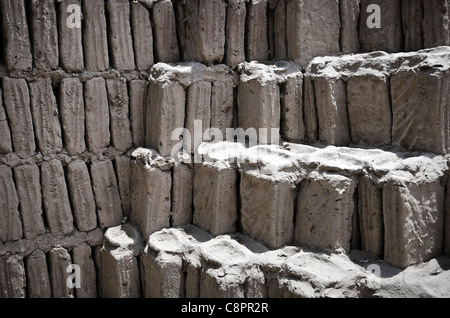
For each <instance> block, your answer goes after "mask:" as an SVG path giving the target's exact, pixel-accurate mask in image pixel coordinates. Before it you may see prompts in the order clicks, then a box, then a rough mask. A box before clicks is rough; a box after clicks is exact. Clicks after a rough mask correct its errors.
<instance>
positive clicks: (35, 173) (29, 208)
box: [14, 164, 45, 240]
mask: <svg viewBox="0 0 450 318" xmlns="http://www.w3.org/2000/svg"><path fill="white" fill-rule="evenodd" d="M14 177H15V182H16V187H17V194H18V198H19V202H20V213H21V217H22V223H23V235H24V237H25V238H26V239H29V240H30V239H34V238H36V237H38V236H39V235H41V234H44V233H45V225H44V218H43V214H44V213H43V209H42V191H41V174H40V170H39V167H38V166H37V165H36V164H29V165H23V166H19V167H16V168H14Z"/></svg>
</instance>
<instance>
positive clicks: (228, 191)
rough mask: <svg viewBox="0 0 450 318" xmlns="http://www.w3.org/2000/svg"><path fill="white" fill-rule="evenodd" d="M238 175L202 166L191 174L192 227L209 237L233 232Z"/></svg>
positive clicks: (213, 167)
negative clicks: (204, 231) (209, 235)
mask: <svg viewBox="0 0 450 318" xmlns="http://www.w3.org/2000/svg"><path fill="white" fill-rule="evenodd" d="M236 187H237V171H236V170H234V169H231V168H230V167H226V166H225V167H223V166H221V165H218V166H215V165H208V164H204V165H201V166H197V165H196V167H195V172H194V200H193V202H194V218H193V224H194V225H196V226H198V227H200V228H202V229H204V230H206V231H208V232H209V233H211V234H212V235H220V234H226V233H233V232H236V222H237V218H238V201H237V200H238V193H237V188H236Z"/></svg>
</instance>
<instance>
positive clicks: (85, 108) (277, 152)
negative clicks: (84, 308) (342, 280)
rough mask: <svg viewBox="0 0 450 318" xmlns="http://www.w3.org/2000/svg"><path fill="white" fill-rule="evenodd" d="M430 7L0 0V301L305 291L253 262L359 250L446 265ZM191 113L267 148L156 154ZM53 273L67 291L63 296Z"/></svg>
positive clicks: (439, 20) (435, 20) (444, 148)
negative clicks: (253, 135) (299, 250)
mask: <svg viewBox="0 0 450 318" xmlns="http://www.w3.org/2000/svg"><path fill="white" fill-rule="evenodd" d="M373 4H376V5H378V7H379V8H380V9H381V17H382V19H381V25H380V28H375V29H371V28H369V27H368V24H367V21H368V19H370V18H371V17H370V15H371V12H368V10H367V8H368V6H369V5H373ZM449 10H450V8H449V4H448V3H447V1H444V0H395V1H392V0H390V1H387V0H361V1H360V0H320V1H318V0H308V1H307V0H303V1H300V0H278V1H277V0H273V1H272V0H249V1H244V0H183V1H182V0H173V1H169V0H161V1H158V0H142V1H128V0H105V1H103V0H62V1H59V0H58V1H54V0H15V1H10V0H0V17H1V18H0V35H1V36H0V42H1V44H0V47H2V50H1V52H0V74H1V77H2V78H1V89H0V180H1V182H0V220H1V221H0V278H1V279H0V296H2V297H57V298H59V297H79V298H81V297H97V296H100V297H138V296H146V297H183V296H191V297H198V296H201V297H207V296H217V297H218V296H230V297H238V296H245V297H256V296H269V297H281V296H292V295H294V296H295V295H296V296H299V295H303V296H323V295H324V294H323V292H324V290H325V289H327V288H328V287H327V286H328V285H327V284H330V285H331V284H332V283H331V282H327V283H324V284H325V285H323V286H322V285H321V283H318V282H315V283H314V284H313V283H311V284H306V283H305V275H303V274H298V272H295V270H287V269H286V268H287V267H289V266H288V265H280V266H278V265H274V264H275V263H276V264H278V263H280V262H281V263H283V262H282V261H280V259H276V257H275V258H274V259H272V258H270V257H268V259H261V257H260V255H257V256H255V255H256V254H258V253H261V251H264V252H265V253H266V252H267V253H269V254H270V253H272V254H276V253H277V252H276V251H277V250H278V249H281V248H283V247H284V246H286V245H287V246H297V247H305V248H312V249H313V250H318V251H323V250H331V251H336V250H338V251H342V252H343V254H344V255H345V254H346V253H349V252H350V251H352V250H363V251H367V252H370V253H371V254H373V255H375V256H376V257H379V258H380V259H384V260H385V261H386V262H387V263H389V264H392V265H395V266H398V267H400V268H405V267H408V266H409V265H413V264H418V263H421V262H424V261H428V260H430V259H432V258H434V257H437V256H439V255H441V254H445V255H447V256H450V241H449V238H450V234H449V233H450V217H448V211H447V210H446V206H447V204H446V202H448V201H447V200H448V199H447V197H448V195H447V192H448V191H447V184H446V183H447V175H448V160H447V156H446V155H447V154H448V152H449V149H450V136H449V131H450V127H449V120H448V118H449V115H448V110H449V106H450V105H449V103H450V101H449V99H448V95H449V94H448V92H449V80H450V78H449V76H450V73H449V66H450V62H449V61H450V59H449V58H450V49H449V47H447V46H448V45H450V31H449V24H450V21H449V15H450V13H449ZM78 18H80V19H78ZM78 22H80V24H78ZM379 51H383V52H379ZM359 53H360V54H359ZM349 54H350V55H349ZM351 54H355V55H351ZM314 58H316V59H314ZM198 120H201V127H200V128H199V130H200V131H201V132H204V131H205V130H206V129H208V128H217V130H218V131H220V132H222V136H226V135H227V128H233V129H237V128H239V127H240V128H243V129H244V130H246V129H249V128H255V129H257V130H258V129H260V128H263V129H264V128H266V129H275V132H272V133H271V135H269V136H268V137H269V140H270V138H271V137H274V138H275V139H274V140H276V139H277V138H280V139H281V140H282V141H283V142H288V143H285V144H284V145H282V146H281V147H269V146H267V147H266V146H260V147H256V148H255V149H256V150H258V151H259V152H257V153H256V154H255V153H254V152H253V151H252V150H251V149H250V150H243V149H241V148H239V147H237V146H236V147H237V148H236V147H234V146H230V145H228V147H230V148H229V150H227V151H225V153H226V155H225V156H224V155H223V152H222V155H217V153H215V152H214V151H215V149H214V147H206V148H205V149H204V161H205V162H203V163H198V162H196V163H195V164H193V163H190V162H185V163H179V162H176V160H174V159H173V158H171V155H172V154H173V149H174V147H176V146H177V145H178V144H179V140H176V139H173V138H172V137H173V136H172V133H173V131H174V130H176V129H177V128H186V129H188V130H189V131H190V132H193V131H195V130H196V121H198ZM197 128H198V127H197ZM277 129H279V136H278V131H277ZM260 141H261V140H260ZM184 142H185V144H184V147H185V148H186V147H187V144H186V143H187V141H186V139H185V140H184ZM191 142H192V143H193V144H192V146H195V141H194V140H191ZM378 148H379V149H378ZM150 149H151V150H150ZM227 149H228V148H227ZM256 150H255V151H256ZM220 151H223V149H222V150H221V149H219V154H220V153H221V152H220ZM243 154H244V155H245V156H246V158H247V159H249V158H250V159H251V158H253V159H254V162H249V160H247V161H246V160H244V161H242V162H240V161H239V160H238V158H239V156H242V155H243ZM205 158H209V159H211V158H212V159H211V160H206V159H205ZM210 161H212V162H210ZM250 161H252V160H250ZM189 224H193V225H189ZM186 225H188V227H187V228H186V230H179V229H168V228H178V227H182V226H186ZM200 229H201V230H200ZM107 231H109V232H107ZM202 231H206V232H202ZM197 232H199V233H201V235H200V234H195V233H197ZM105 233H108V234H107V235H105ZM186 233H191V234H192V233H194V234H195V235H194V234H192V235H193V236H194V237H195V240H194V239H193V238H192V237H191V236H189V235H191V234H189V235H188V234H186ZM227 233H233V235H234V236H233V239H232V240H230V239H227V238H224V237H221V236H220V235H223V234H227ZM235 233H237V234H235ZM150 235H152V236H150ZM199 235H200V236H201V237H199ZM236 235H237V236H236ZM216 236H219V237H218V238H217V237H216ZM149 237H150V238H149ZM214 237H216V238H214ZM166 239H167V244H165V245H164V244H163V243H159V242H160V241H161V242H165V240H166ZM186 240H187V241H186ZM253 240H256V241H258V243H257V242H255V241H253ZM240 241H242V242H244V243H242V244H243V245H244V246H246V247H249V246H250V247H251V246H253V247H254V248H253V250H251V251H252V252H250V251H248V250H244V248H243V247H242V246H241V245H242V244H236V242H240ZM130 242H131V243H130ZM161 244H162V245H161ZM221 247H223V248H224V250H225V251H226V252H227V253H229V255H231V256H230V259H232V258H233V257H234V256H236V260H235V263H233V261H230V263H227V261H229V260H227V259H223V258H220V257H219V258H215V256H214V251H215V250H217V249H220V248H221ZM269 249H273V250H274V251H272V252H271V251H269ZM255 251H259V252H255ZM280 253H281V252H280ZM280 253H278V254H280ZM283 253H285V252H282V253H281V254H283ZM227 255H228V254H227ZM283 255H284V254H283ZM222 256H223V255H222ZM269 256H270V255H269ZM291 256H292V257H293V258H294V259H293V260H292V262H293V263H295V262H296V261H295V257H297V256H296V255H295V253H293V254H292V255H291V254H290V252H289V253H287V254H286V256H283V257H288V258H289V257H291ZM283 257H282V258H281V259H283ZM336 257H337V256H336ZM299 262H300V263H298V262H297V263H295V264H297V265H298V266H300V265H299V264H301V261H299ZM71 264H78V265H80V266H81V270H82V273H83V277H84V279H83V280H82V286H81V288H69V287H67V284H66V280H67V276H68V275H69V274H68V273H67V268H68V266H69V265H71ZM217 264H219V265H217ZM261 264H262V265H261ZM286 264H290V263H289V262H286ZM297 265H296V266H297ZM277 266H278V267H277ZM283 266H284V267H283ZM349 266H350V265H349ZM285 267H286V268H285ZM224 268H225V271H228V270H230V268H233V269H234V270H237V272H233V274H232V275H231V276H233V277H239V279H238V280H237V281H233V280H231V281H229V280H227V277H228V278H229V276H226V275H225V278H224V276H223V275H222V274H221V273H222V272H221V271H223V270H224ZM244 268H248V270H244ZM261 268H262V269H261ZM281 268H282V269H281ZM352 270H353V271H354V273H355V276H354V277H356V278H355V279H360V277H361V275H365V274H363V273H361V272H360V269H355V268H353V267H352ZM358 277H359V278H358ZM312 280H314V279H312ZM306 281H308V280H307V279H306ZM292 282H294V283H292ZM322 283H323V282H322ZM292 284H294V285H292ZM295 284H298V285H299V286H300V287H301V286H303V287H304V288H306V287H305V286H306V285H308V286H312V285H314V286H322V287H317V290H315V291H312V292H311V293H306V292H304V290H305V289H303V291H301V290H302V288H303V287H302V288H300V287H299V288H300V289H296V288H294V287H295V286H297V285H295ZM304 284H306V285H305V286H304ZM156 286H160V287H156ZM161 286H162V287H161ZM292 286H294V287H292ZM349 286H350V283H349ZM349 288H350V287H349ZM367 289H370V288H369V287H367V286H365V287H364V288H362V287H361V288H358V289H356V290H353V292H354V293H353V294H352V295H353V296H361V295H366V294H365V293H366V292H367ZM372 292H373V291H372ZM302 293H303V294H302Z"/></svg>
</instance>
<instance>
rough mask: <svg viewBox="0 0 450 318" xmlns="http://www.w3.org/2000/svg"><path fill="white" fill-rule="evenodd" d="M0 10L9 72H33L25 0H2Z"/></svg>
mask: <svg viewBox="0 0 450 318" xmlns="http://www.w3.org/2000/svg"><path fill="white" fill-rule="evenodd" d="M0 9H1V12H2V28H3V30H4V31H3V32H4V35H3V36H4V39H5V62H6V65H7V67H8V70H9V71H16V70H18V71H31V69H32V66H33V56H32V54H31V45H30V36H29V27H28V24H27V16H26V8H25V0H19V1H9V0H2V1H1V2H0Z"/></svg>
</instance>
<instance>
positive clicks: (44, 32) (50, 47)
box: [30, 0, 59, 71]
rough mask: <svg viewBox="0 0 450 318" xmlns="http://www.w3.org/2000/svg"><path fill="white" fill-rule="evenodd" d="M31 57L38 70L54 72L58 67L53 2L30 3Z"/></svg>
mask: <svg viewBox="0 0 450 318" xmlns="http://www.w3.org/2000/svg"><path fill="white" fill-rule="evenodd" d="M30 6H31V17H32V21H33V23H32V34H33V37H32V38H33V55H34V64H35V67H36V68H37V69H39V70H43V71H49V70H55V69H57V68H58V66H59V47H58V44H59V42H58V27H57V15H56V9H55V1H53V0H43V1H42V0H32V1H31V4H30Z"/></svg>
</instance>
